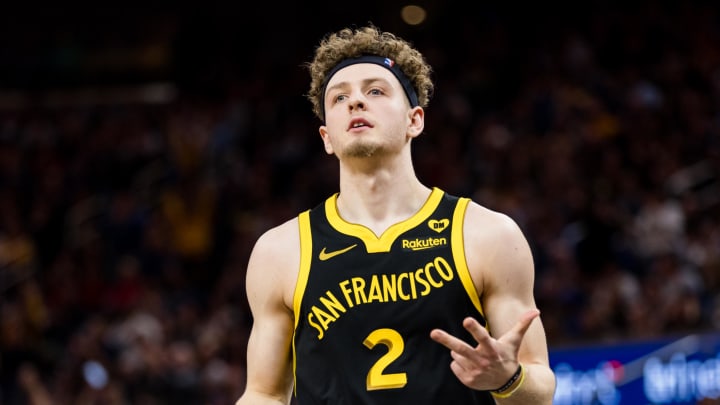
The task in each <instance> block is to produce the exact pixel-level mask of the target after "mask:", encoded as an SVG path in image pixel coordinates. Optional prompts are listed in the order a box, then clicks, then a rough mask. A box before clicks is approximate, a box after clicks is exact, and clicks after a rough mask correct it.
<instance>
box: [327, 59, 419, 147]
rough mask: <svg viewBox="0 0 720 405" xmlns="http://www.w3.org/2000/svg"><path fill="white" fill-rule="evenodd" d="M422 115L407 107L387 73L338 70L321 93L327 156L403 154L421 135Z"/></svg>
mask: <svg viewBox="0 0 720 405" xmlns="http://www.w3.org/2000/svg"><path fill="white" fill-rule="evenodd" d="M423 119H424V116H423V110H422V108H420V107H415V108H411V107H410V104H409V102H408V100H407V97H406V96H405V92H404V91H403V89H402V86H401V85H400V83H399V82H398V80H397V79H396V78H395V76H394V75H393V74H392V72H390V71H389V70H387V69H386V68H384V67H382V66H378V65H374V64H371V63H358V64H355V65H350V66H348V67H346V68H344V69H341V70H339V71H338V72H337V73H335V75H334V76H333V77H332V78H331V79H330V81H329V82H328V85H327V88H326V90H325V125H323V126H321V127H320V135H321V137H322V138H323V142H324V144H325V150H326V151H327V152H328V153H331V154H332V153H334V154H336V155H337V156H338V157H339V158H343V157H370V156H382V155H384V154H391V153H395V152H397V151H399V150H401V149H402V148H403V147H405V145H407V144H408V143H409V140H410V139H411V138H414V137H415V136H417V135H419V134H420V132H422V128H423V125H424V121H423Z"/></svg>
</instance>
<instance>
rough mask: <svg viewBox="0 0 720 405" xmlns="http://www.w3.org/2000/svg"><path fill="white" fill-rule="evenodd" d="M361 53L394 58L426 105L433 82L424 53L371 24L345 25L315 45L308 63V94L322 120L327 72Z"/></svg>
mask: <svg viewBox="0 0 720 405" xmlns="http://www.w3.org/2000/svg"><path fill="white" fill-rule="evenodd" d="M362 55H378V56H383V57H388V58H391V59H393V60H394V61H395V63H396V64H397V65H398V66H400V69H401V70H402V72H403V73H404V74H405V76H407V77H408V79H409V80H410V82H411V83H412V85H413V87H414V88H415V91H416V92H417V96H418V104H419V105H420V106H421V107H423V108H424V107H427V105H428V102H429V100H430V97H431V96H432V92H433V88H434V85H433V83H432V79H431V78H430V74H431V72H432V68H431V67H430V65H429V64H428V63H427V62H426V61H425V58H424V57H423V55H422V54H421V53H420V52H419V51H418V50H417V49H415V48H414V47H413V46H412V45H411V44H410V43H409V42H408V41H405V40H404V39H401V38H399V37H397V36H396V35H395V34H392V33H390V32H383V31H380V30H379V29H378V28H377V27H375V26H373V25H368V26H366V27H362V28H356V29H351V28H344V29H342V30H340V31H338V32H335V33H331V34H328V35H326V36H325V37H324V38H323V39H322V40H321V41H320V45H319V46H318V47H317V48H316V49H315V57H314V58H313V60H312V62H310V63H308V64H307V68H308V70H309V72H310V78H311V81H310V91H309V92H308V94H307V98H308V100H310V102H311V103H312V106H313V112H314V113H315V115H316V116H317V117H318V118H320V120H322V121H324V120H325V117H324V116H323V115H324V112H323V111H324V109H323V105H322V103H323V99H324V94H323V93H324V91H325V87H324V84H325V77H326V75H327V74H328V72H330V71H331V70H332V68H334V67H335V66H336V65H337V64H338V63H340V62H342V61H343V60H345V59H349V58H356V57H359V56H362Z"/></svg>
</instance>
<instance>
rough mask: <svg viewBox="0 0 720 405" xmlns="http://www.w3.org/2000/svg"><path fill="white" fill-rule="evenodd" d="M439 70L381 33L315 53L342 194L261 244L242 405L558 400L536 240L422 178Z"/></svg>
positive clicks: (333, 39)
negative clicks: (542, 313)
mask: <svg viewBox="0 0 720 405" xmlns="http://www.w3.org/2000/svg"><path fill="white" fill-rule="evenodd" d="M430 69H431V68H430V66H428V64H427V63H426V62H425V60H424V58H423V56H422V55H421V54H420V53H419V52H418V51H417V50H416V49H414V48H413V47H412V46H411V45H410V44H409V43H408V42H406V41H404V40H403V39H401V38H399V37H397V36H395V35H394V34H392V33H388V32H382V31H380V30H378V29H377V27H374V26H372V25H370V26H367V27H362V28H358V29H344V30H341V31H339V32H337V33H334V34H330V35H328V36H326V37H325V38H324V39H323V40H322V41H321V43H320V45H319V47H318V48H317V49H316V53H315V57H314V59H313V61H312V62H311V63H310V64H309V71H310V75H311V77H312V81H311V85H310V91H309V93H308V97H309V99H310V101H311V102H312V103H313V107H314V112H315V114H316V115H317V116H318V117H319V118H320V120H321V121H322V122H323V124H322V125H321V126H320V129H319V132H320V137H321V138H322V141H323V143H324V147H325V151H326V152H327V153H328V154H332V155H335V156H336V157H337V159H338V160H339V167H340V184H339V193H337V194H335V195H332V196H330V197H329V198H328V199H327V200H326V201H325V202H324V203H322V204H320V205H318V206H317V207H315V208H314V209H311V210H309V211H306V212H302V213H301V214H299V216H297V217H296V218H293V219H291V220H290V221H288V222H286V223H284V224H282V225H280V226H278V227H276V228H273V229H270V230H269V231H267V232H266V233H265V234H264V235H262V236H261V237H260V238H259V240H258V241H257V243H256V245H255V247H254V249H253V252H252V254H251V257H250V261H249V265H248V274H247V294H248V300H249V302H250V306H251V309H252V313H253V316H254V324H253V328H252V332H251V335H250V341H249V346H248V353H247V364H248V369H247V372H248V374H247V384H246V390H245V392H244V394H243V395H242V396H241V397H240V399H239V400H238V402H237V404H238V405H261V404H288V403H290V401H292V400H293V397H295V398H296V400H297V402H298V403H299V404H300V405H310V404H331V405H341V404H380V405H397V404H413V405H417V404H435V405H436V404H464V405H467V404H494V403H498V404H508V405H509V404H523V405H528V404H532V405H542V404H551V403H552V397H553V392H554V389H555V377H554V375H553V373H552V370H551V369H550V368H549V366H548V351H547V344H546V338H545V332H544V329H543V326H542V323H541V320H540V318H539V311H538V310H537V309H536V306H535V301H534V297H533V295H532V291H533V283H534V265H533V261H532V256H531V252H530V249H529V246H528V244H527V242H526V239H525V237H524V236H523V234H522V233H521V231H520V229H519V227H518V226H517V225H516V223H515V222H514V221H512V220H511V219H510V218H509V217H507V216H505V215H503V214H501V213H497V212H493V211H491V210H489V209H487V208H484V207H482V206H481V205H479V204H477V203H475V202H473V201H470V200H469V199H467V198H458V197H455V196H452V195H449V194H447V193H445V192H443V191H442V190H440V189H438V188H436V187H428V186H426V185H424V184H423V183H422V182H421V181H420V180H419V179H418V178H417V177H416V174H415V171H414V169H413V163H412V159H411V152H410V146H411V144H412V142H413V141H414V140H415V138H417V137H418V136H419V135H420V134H421V133H422V132H423V126H424V118H425V113H424V110H423V107H426V106H427V104H428V99H429V96H430V94H431V92H432V90H433V84H432V82H431V79H430V72H431V70H430Z"/></svg>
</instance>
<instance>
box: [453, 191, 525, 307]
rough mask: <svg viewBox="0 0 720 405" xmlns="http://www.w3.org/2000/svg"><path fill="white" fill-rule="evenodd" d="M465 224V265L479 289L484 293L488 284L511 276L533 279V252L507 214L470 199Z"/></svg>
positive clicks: (491, 284) (518, 279) (511, 277)
mask: <svg viewBox="0 0 720 405" xmlns="http://www.w3.org/2000/svg"><path fill="white" fill-rule="evenodd" d="M464 225H465V226H464V238H465V252H466V259H467V262H468V267H469V268H470V272H471V274H472V275H473V279H474V280H475V282H476V284H479V286H478V287H479V288H480V289H481V290H482V291H484V292H485V293H487V292H489V291H488V288H491V287H492V286H497V285H498V284H505V283H506V282H508V281H510V280H515V281H516V282H519V281H520V280H527V281H528V282H529V283H532V273H533V271H534V267H533V260H532V254H531V252H530V247H529V245H528V242H527V239H526V238H525V235H524V234H523V232H522V230H521V229H520V227H519V226H518V224H517V222H515V220H513V219H512V218H511V217H509V216H508V215H507V214H504V213H501V212H498V211H493V210H491V209H489V208H487V207H484V206H482V205H480V204H478V203H476V202H471V203H470V204H468V208H467V212H466V214H465V224H464ZM522 284H524V283H520V284H518V286H521V285H522Z"/></svg>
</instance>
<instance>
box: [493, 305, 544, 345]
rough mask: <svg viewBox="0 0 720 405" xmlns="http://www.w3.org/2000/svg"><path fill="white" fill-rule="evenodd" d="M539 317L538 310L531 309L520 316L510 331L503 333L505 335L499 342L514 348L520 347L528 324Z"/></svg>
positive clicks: (528, 326)
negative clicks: (511, 345)
mask: <svg viewBox="0 0 720 405" xmlns="http://www.w3.org/2000/svg"><path fill="white" fill-rule="evenodd" d="M539 315H540V311H539V310H538V309H531V310H529V311H526V312H525V313H523V314H522V316H521V317H520V320H519V321H518V322H517V323H516V324H515V326H513V328H512V329H510V330H509V331H508V332H507V333H505V335H503V336H502V337H501V338H500V340H503V341H506V342H508V343H511V344H513V345H514V346H520V342H521V341H522V340H523V338H524V337H525V333H527V331H528V329H529V328H530V324H532V321H533V320H534V319H535V318H537V317H538V316H539Z"/></svg>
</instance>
